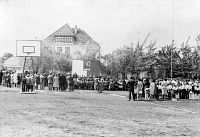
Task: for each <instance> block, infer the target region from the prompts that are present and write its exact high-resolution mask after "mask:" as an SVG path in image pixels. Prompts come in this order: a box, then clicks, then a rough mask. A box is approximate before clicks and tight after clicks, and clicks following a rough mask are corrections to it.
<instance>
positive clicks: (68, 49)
mask: <svg viewBox="0 0 200 137" xmlns="http://www.w3.org/2000/svg"><path fill="white" fill-rule="evenodd" d="M65 54H66V55H70V47H65Z"/></svg>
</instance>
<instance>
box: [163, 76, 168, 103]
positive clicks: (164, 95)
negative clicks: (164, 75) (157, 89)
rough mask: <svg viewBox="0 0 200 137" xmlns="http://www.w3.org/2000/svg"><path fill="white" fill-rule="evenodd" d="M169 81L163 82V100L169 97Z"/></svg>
mask: <svg viewBox="0 0 200 137" xmlns="http://www.w3.org/2000/svg"><path fill="white" fill-rule="evenodd" d="M167 85H168V84H167V79H165V80H164V81H163V82H162V96H163V99H165V98H166V96H167Z"/></svg>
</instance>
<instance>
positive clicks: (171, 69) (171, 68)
mask: <svg viewBox="0 0 200 137" xmlns="http://www.w3.org/2000/svg"><path fill="white" fill-rule="evenodd" d="M173 46H174V0H172V43H171V57H170V58H171V66H170V75H171V79H172V78H173V65H172V63H173Z"/></svg>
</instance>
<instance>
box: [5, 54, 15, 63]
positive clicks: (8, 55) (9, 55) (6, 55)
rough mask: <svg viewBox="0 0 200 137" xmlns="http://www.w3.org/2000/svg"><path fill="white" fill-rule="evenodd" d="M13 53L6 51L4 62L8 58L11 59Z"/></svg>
mask: <svg viewBox="0 0 200 137" xmlns="http://www.w3.org/2000/svg"><path fill="white" fill-rule="evenodd" d="M12 56H13V54H12V53H5V54H4V55H3V57H2V59H3V62H4V61H6V60H7V59H9V58H10V57H12Z"/></svg>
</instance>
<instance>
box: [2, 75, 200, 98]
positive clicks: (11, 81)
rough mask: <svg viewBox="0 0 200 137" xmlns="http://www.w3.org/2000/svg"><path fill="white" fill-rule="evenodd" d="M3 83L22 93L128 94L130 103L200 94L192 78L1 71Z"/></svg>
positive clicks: (199, 82)
mask: <svg viewBox="0 0 200 137" xmlns="http://www.w3.org/2000/svg"><path fill="white" fill-rule="evenodd" d="M0 84H2V85H4V86H6V87H10V88H11V87H20V88H21V89H22V92H33V91H34V90H35V89H36V90H44V89H45V90H46V89H47V90H49V91H53V90H54V91H67V90H68V91H74V89H81V90H95V91H97V92H98V93H101V92H102V91H104V90H113V91H115V90H117V91H119V90H121V91H129V100H131V96H132V98H133V100H142V99H145V100H150V99H169V100H170V99H173V98H176V99H192V98H195V96H197V95H198V94H199V93H200V81H199V80H191V79H147V78H145V79H140V78H139V79H136V78H133V77H131V78H130V80H127V79H113V78H111V77H108V76H102V77H78V76H77V75H76V74H74V75H71V74H66V73H57V74H56V73H49V74H47V73H40V74H38V73H35V74H30V73H24V74H21V73H17V72H9V71H7V72H2V71H0Z"/></svg>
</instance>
